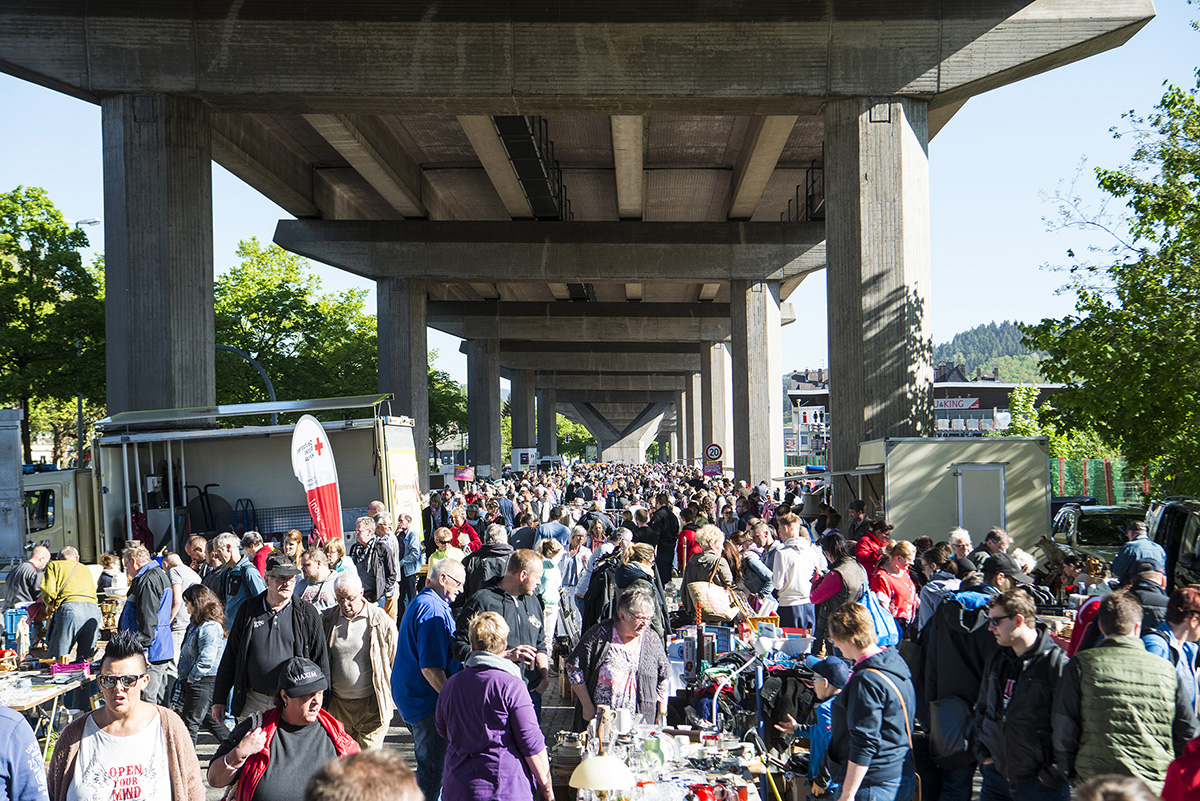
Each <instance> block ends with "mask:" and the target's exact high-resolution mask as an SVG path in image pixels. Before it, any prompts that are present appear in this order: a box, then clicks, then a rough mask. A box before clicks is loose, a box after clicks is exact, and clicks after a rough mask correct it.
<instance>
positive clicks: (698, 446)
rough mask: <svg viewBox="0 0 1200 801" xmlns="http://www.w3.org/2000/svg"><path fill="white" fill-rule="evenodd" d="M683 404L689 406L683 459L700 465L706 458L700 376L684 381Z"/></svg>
mask: <svg viewBox="0 0 1200 801" xmlns="http://www.w3.org/2000/svg"><path fill="white" fill-rule="evenodd" d="M684 386H685V387H686V389H684V391H683V402H684V404H685V405H686V406H687V414H686V415H685V417H686V419H687V425H686V426H685V427H684V428H683V458H684V459H685V460H686V461H687V462H688V463H689V464H699V463H700V460H702V459H703V458H704V443H703V442H701V440H702V439H703V430H702V424H701V422H700V420H701V417H703V412H702V410H701V403H700V397H701V395H702V394H703V393H702V392H701V390H700V374H699V373H692V374H691V375H690V376H688V378H687V379H685V381H684Z"/></svg>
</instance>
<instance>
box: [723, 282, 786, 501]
mask: <svg viewBox="0 0 1200 801" xmlns="http://www.w3.org/2000/svg"><path fill="white" fill-rule="evenodd" d="M729 299H730V306H729V322H730V326H731V329H732V337H731V343H732V348H731V350H732V352H733V353H732V356H733V359H732V360H733V452H734V457H733V464H734V476H735V477H736V478H737V479H738V480H744V481H748V482H750V483H751V484H752V485H753V484H756V483H758V482H759V481H769V480H770V479H771V478H772V477H778V476H782V475H783V383H782V381H783V359H782V355H781V350H780V342H779V326H780V316H779V284H778V283H775V282H772V281H731V282H730V283H729Z"/></svg>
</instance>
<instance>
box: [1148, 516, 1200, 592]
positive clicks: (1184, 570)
mask: <svg viewBox="0 0 1200 801" xmlns="http://www.w3.org/2000/svg"><path fill="white" fill-rule="evenodd" d="M1146 526H1147V528H1149V530H1150V531H1149V533H1150V539H1152V540H1154V541H1155V542H1157V543H1158V544H1159V545H1161V546H1162V547H1163V549H1164V550H1165V551H1166V552H1167V580H1168V583H1169V584H1170V585H1171V586H1170V589H1171V590H1174V589H1175V588H1176V587H1185V586H1187V585H1188V584H1200V499H1198V498H1186V497H1185V498H1167V499H1166V500H1162V501H1154V502H1152V503H1151V504H1150V512H1149V513H1148V514H1147V515H1146Z"/></svg>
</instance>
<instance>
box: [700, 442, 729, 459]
mask: <svg viewBox="0 0 1200 801" xmlns="http://www.w3.org/2000/svg"><path fill="white" fill-rule="evenodd" d="M722 453H724V451H722V450H721V446H720V445H718V444H717V443H715V442H714V443H712V444H711V445H709V446H708V447H707V448H705V449H704V458H705V459H708V461H710V462H719V461H720V460H721V454H722Z"/></svg>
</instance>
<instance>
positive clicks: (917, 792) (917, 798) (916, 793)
mask: <svg viewBox="0 0 1200 801" xmlns="http://www.w3.org/2000/svg"><path fill="white" fill-rule="evenodd" d="M867 671H868V672H870V673H876V674H878V675H879V678H881V679H883V680H884V681H885V682H887V686H889V687H891V688H892V691H893V692H895V693H896V697H897V698H899V699H900V710H901V711H902V712H903V713H904V732H905V734H907V735H908V755H909V759H911V760H912V761H913V779H914V780H915V781H916V787H915V789H914V790H913V794H912V801H921V774H919V773H917V760H916V756H915V752H914V751H913V739H912V723H910V722H909V719H908V704H906V703H904V695H903V694H902V693H901V692H900V688H899V687H897V686H896V683H895V682H894V681H892V680H891V679H889V678H888V677H887V674H886V673H884V672H883V671H881V670H876V669H875V668H867ZM898 801H908V799H898Z"/></svg>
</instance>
